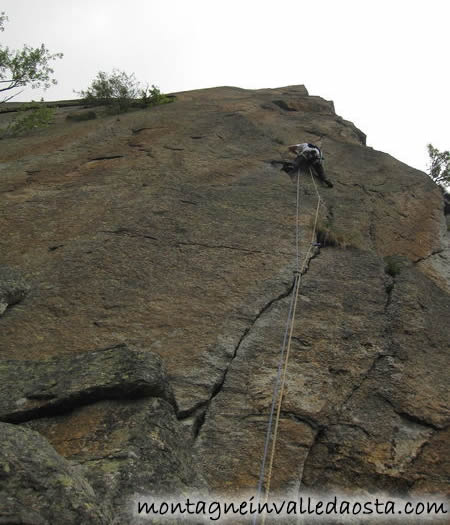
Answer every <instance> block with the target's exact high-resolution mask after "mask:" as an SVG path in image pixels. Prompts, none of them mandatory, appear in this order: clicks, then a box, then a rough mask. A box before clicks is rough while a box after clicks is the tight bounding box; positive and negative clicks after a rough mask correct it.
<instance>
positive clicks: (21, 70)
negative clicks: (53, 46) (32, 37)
mask: <svg viewBox="0 0 450 525" xmlns="http://www.w3.org/2000/svg"><path fill="white" fill-rule="evenodd" d="M7 20H8V17H7V16H6V15H5V13H4V12H2V13H1V14H0V30H1V31H4V24H5V22H6V21H7ZM62 56H63V54H62V53H54V54H51V53H50V52H49V50H48V49H47V48H46V47H45V46H44V44H41V46H40V47H36V48H33V47H31V46H28V45H24V46H23V49H21V50H12V49H9V47H3V46H1V45H0V93H1V92H10V91H11V90H13V92H12V93H11V94H9V95H8V96H6V97H5V98H4V99H3V100H0V104H1V103H4V102H7V101H8V100H11V99H12V98H14V97H15V96H17V95H18V94H19V93H21V91H16V92H14V90H15V89H17V88H20V87H24V86H27V85H30V86H31V87H32V88H33V89H34V88H37V87H44V89H47V88H49V87H50V86H51V85H53V84H56V83H57V82H56V80H55V79H53V78H51V75H52V74H53V73H54V71H53V69H52V68H51V67H50V65H49V64H50V62H51V61H53V60H56V59H57V58H62Z"/></svg>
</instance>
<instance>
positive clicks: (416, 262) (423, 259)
mask: <svg viewBox="0 0 450 525" xmlns="http://www.w3.org/2000/svg"><path fill="white" fill-rule="evenodd" d="M442 252H444V249H442V248H441V249H439V250H435V251H433V252H431V253H430V254H429V255H425V257H420V258H419V259H416V260H415V261H413V263H414V264H419V263H420V262H422V261H426V260H427V259H429V258H430V257H433V255H438V254H439V253H442Z"/></svg>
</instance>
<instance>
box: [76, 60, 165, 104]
mask: <svg viewBox="0 0 450 525" xmlns="http://www.w3.org/2000/svg"><path fill="white" fill-rule="evenodd" d="M76 93H78V94H79V95H81V97H83V99H84V101H85V102H86V103H87V104H91V105H106V106H108V107H109V109H110V112H111V113H114V114H115V113H124V112H126V111H129V110H130V109H131V108H132V107H142V106H144V107H147V106H154V105H157V104H165V103H167V102H171V99H170V98H169V97H167V96H166V95H163V94H162V93H161V92H160V90H159V89H158V88H157V87H156V86H154V85H152V88H151V89H150V88H149V87H148V86H146V87H145V88H144V89H142V88H141V86H140V83H139V82H138V81H137V80H136V78H135V76H134V73H132V74H131V75H128V74H127V73H125V72H124V71H119V70H117V69H114V70H113V72H112V73H111V74H108V73H105V72H104V71H100V72H99V73H97V77H96V78H95V79H94V80H93V81H92V84H91V85H90V86H89V87H88V88H87V90H86V91H79V92H76Z"/></svg>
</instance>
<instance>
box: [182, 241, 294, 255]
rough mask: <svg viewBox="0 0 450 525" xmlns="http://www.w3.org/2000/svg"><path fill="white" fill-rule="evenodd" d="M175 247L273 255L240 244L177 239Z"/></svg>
mask: <svg viewBox="0 0 450 525" xmlns="http://www.w3.org/2000/svg"><path fill="white" fill-rule="evenodd" d="M175 246H176V247H180V246H198V247H200V248H210V249H224V250H237V251H242V252H247V253H257V254H262V255H273V253H271V252H265V251H263V250H249V249H248V248H242V247H240V246H229V245H226V244H206V243H199V242H183V241H179V242H177V243H176V244H175ZM278 254H281V255H292V254H291V253H286V252H278Z"/></svg>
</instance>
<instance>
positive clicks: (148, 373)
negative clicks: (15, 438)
mask: <svg viewBox="0 0 450 525" xmlns="http://www.w3.org/2000/svg"><path fill="white" fill-rule="evenodd" d="M0 385H1V386H0V392H1V396H0V420H1V421H6V422H14V423H18V422H24V421H28V420H30V419H36V418H42V417H49V416H51V415H59V414H62V413H64V412H67V411H70V410H73V409H74V408H75V407H78V406H82V405H87V404H92V403H96V402H98V401H101V400H104V399H136V398H140V397H159V398H162V399H165V400H167V401H168V402H170V403H171V404H172V406H174V407H175V401H174V397H173V394H172V391H171V389H170V386H169V384H168V381H167V378H166V375H165V371H164V368H163V366H162V362H161V359H160V358H159V357H158V356H156V355H154V354H152V353H151V352H146V351H142V350H137V349H134V348H132V347H129V346H128V345H125V344H120V345H117V346H115V347H112V348H105V349H103V350H98V351H96V352H88V353H85V354H81V355H77V356H74V357H59V358H54V359H51V360H47V361H13V360H7V361H0Z"/></svg>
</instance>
